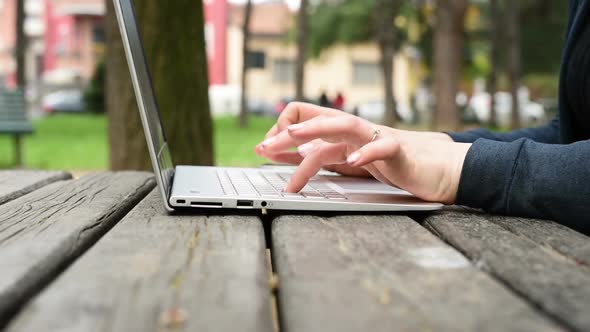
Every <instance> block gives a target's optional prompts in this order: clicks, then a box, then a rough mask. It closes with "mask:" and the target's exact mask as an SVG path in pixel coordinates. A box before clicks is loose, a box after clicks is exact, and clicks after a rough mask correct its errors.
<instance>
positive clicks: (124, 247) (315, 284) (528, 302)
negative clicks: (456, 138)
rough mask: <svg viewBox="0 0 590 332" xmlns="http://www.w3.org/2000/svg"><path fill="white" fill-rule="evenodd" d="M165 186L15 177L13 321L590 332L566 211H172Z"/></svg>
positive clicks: (124, 175) (37, 327)
mask: <svg viewBox="0 0 590 332" xmlns="http://www.w3.org/2000/svg"><path fill="white" fill-rule="evenodd" d="M154 187H155V181H154V179H153V177H152V175H151V174H150V173H138V172H106V173H98V174H92V175H88V176H84V177H82V178H79V179H71V177H70V175H69V174H67V173H65V172H37V171H24V170H19V171H2V172H0V271H1V273H0V330H2V329H4V330H5V331H7V332H20V331H26V332H30V331H256V332H271V331H279V330H283V331H295V332H297V331H305V332H313V331H322V332H326V331H327V332H330V331H590V315H588V308H590V287H589V285H590V238H588V237H587V236H585V235H582V234H580V233H577V232H575V231H573V230H571V229H569V228H566V227H564V226H561V225H558V224H556V223H554V222H550V221H543V220H532V219H523V218H512V217H500V216H492V215H488V214H485V213H482V212H479V211H473V210H468V209H464V208H460V207H448V208H446V209H445V210H443V211H439V212H436V213H430V214H407V213H399V214H391V213H373V214H366V213H309V212H305V211H300V212H296V213H295V212H289V211H283V212H273V213H268V214H261V213H258V212H255V211H251V212H249V211H243V210H239V211H234V210H232V211H223V210H213V211H211V210H208V211H206V210H203V211H194V212H191V213H190V214H183V213H176V214H169V213H167V212H166V211H165V210H164V207H163V205H162V201H161V198H160V196H159V191H158V190H155V189H154Z"/></svg>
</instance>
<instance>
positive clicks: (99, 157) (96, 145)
mask: <svg viewBox="0 0 590 332" xmlns="http://www.w3.org/2000/svg"><path fill="white" fill-rule="evenodd" d="M273 123H274V119H272V118H257V117H252V118H250V123H249V126H248V128H244V129H240V128H238V126H237V119H236V118H235V117H220V118H216V119H214V126H215V160H216V162H217V164H218V165H220V166H256V165H260V164H262V163H263V162H264V159H262V158H258V157H257V156H256V155H255V154H254V152H253V148H254V146H255V145H256V144H257V143H259V142H260V141H261V140H262V138H263V136H264V134H265V133H266V131H267V130H268V129H269V128H270V127H271V126H272V124H273ZM34 127H35V133H34V134H33V135H30V136H27V137H25V139H24V143H23V152H24V157H23V158H24V163H25V167H26V168H32V169H64V170H103V169H106V168H108V141H107V120H106V117H105V116H104V115H91V114H84V115H78V114H76V115H74V114H59V115H55V116H51V117H47V118H42V119H38V120H35V121H34ZM13 165H14V150H13V143H12V138H11V137H9V136H0V168H12V167H13Z"/></svg>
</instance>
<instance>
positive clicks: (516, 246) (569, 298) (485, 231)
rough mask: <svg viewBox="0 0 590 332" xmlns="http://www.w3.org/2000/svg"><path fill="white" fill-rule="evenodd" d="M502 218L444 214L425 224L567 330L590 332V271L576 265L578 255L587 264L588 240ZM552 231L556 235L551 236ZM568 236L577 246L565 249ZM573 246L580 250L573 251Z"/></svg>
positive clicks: (544, 225)
mask: <svg viewBox="0 0 590 332" xmlns="http://www.w3.org/2000/svg"><path fill="white" fill-rule="evenodd" d="M498 218H500V217H489V216H486V215H483V214H474V213H469V212H461V211H445V212H442V213H438V214H435V215H433V216H430V217H428V218H426V219H425V224H426V225H427V226H429V227H431V228H432V229H433V230H434V231H435V232H436V233H438V234H439V235H440V236H441V237H442V238H443V239H445V240H446V241H448V242H449V243H450V244H451V245H453V246H455V247H456V248H458V249H459V250H461V251H462V252H463V253H464V254H465V255H466V256H468V257H469V258H470V259H471V260H472V261H473V262H475V264H476V265H477V266H479V267H481V268H482V269H484V270H486V271H490V272H491V273H492V274H493V275H494V276H495V277H497V278H498V279H499V280H501V281H502V282H504V283H505V284H506V285H508V286H509V287H510V288H512V289H513V290H515V291H516V292H518V293H519V294H521V296H522V297H524V298H527V299H529V300H530V301H532V302H533V303H534V304H535V305H536V306H538V307H539V308H541V309H542V310H544V311H545V312H547V313H548V314H550V315H551V316H552V317H554V318H555V319H556V320H558V321H560V322H561V323H562V324H564V325H566V326H567V327H569V328H571V329H573V330H578V331H589V330H590V315H588V308H589V307H590V286H589V285H590V270H589V269H588V267H587V266H586V265H584V264H580V263H579V262H578V261H577V260H576V259H573V257H576V256H578V255H582V257H581V259H585V260H587V259H588V257H585V256H584V255H586V254H584V250H586V249H584V248H587V245H588V244H587V241H588V240H587V239H585V238H584V237H583V236H582V235H581V234H573V233H572V232H570V231H567V230H564V229H563V228H561V227H557V226H555V225H551V224H548V223H544V222H533V221H524V223H525V224H522V225H517V224H518V223H523V220H522V219H516V218H509V217H504V220H500V219H498ZM549 230H550V232H551V233H552V234H551V235H549V234H547V233H546V232H548V231H549ZM526 231H529V233H528V234H524V232H526ZM544 233H546V235H543V234H544ZM568 236H571V241H572V242H571V244H567V245H566V244H565V243H566V242H567V237H568ZM544 237H545V238H544ZM574 245H580V246H581V249H580V250H577V249H572V248H571V247H572V246H574ZM555 248H560V249H559V251H558V250H555Z"/></svg>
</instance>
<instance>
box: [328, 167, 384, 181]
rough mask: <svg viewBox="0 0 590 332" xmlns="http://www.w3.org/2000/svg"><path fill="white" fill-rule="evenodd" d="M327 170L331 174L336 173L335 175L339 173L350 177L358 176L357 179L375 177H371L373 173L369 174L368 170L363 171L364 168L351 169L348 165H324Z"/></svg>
mask: <svg viewBox="0 0 590 332" xmlns="http://www.w3.org/2000/svg"><path fill="white" fill-rule="evenodd" d="M323 168H324V169H325V170H327V171H330V172H334V173H339V174H342V175H348V176H357V177H365V178H366V177H373V176H372V175H371V173H369V172H368V171H367V170H365V169H363V168H357V167H350V166H348V165H347V164H342V165H324V167H323Z"/></svg>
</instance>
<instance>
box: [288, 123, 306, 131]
mask: <svg viewBox="0 0 590 332" xmlns="http://www.w3.org/2000/svg"><path fill="white" fill-rule="evenodd" d="M303 127H304V125H303V123H296V124H292V125H290V126H289V127H287V129H288V130H290V131H295V130H299V129H301V128H303Z"/></svg>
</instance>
